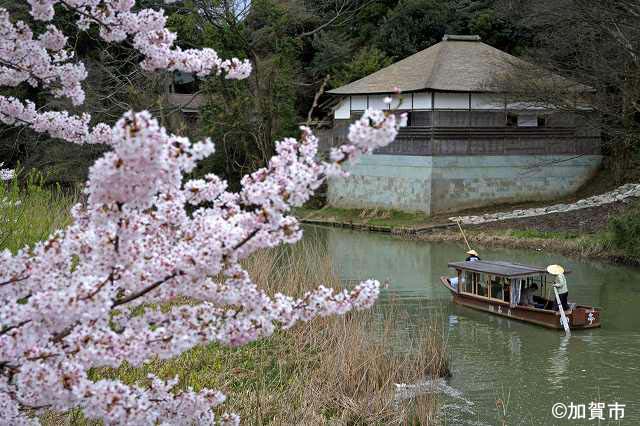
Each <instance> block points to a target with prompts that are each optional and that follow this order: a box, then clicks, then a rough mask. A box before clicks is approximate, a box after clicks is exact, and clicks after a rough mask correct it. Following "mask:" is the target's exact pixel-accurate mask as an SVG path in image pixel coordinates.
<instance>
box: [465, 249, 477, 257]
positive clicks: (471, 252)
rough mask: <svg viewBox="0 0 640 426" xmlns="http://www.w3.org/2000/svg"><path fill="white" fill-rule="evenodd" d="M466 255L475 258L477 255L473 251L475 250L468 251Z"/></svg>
mask: <svg viewBox="0 0 640 426" xmlns="http://www.w3.org/2000/svg"><path fill="white" fill-rule="evenodd" d="M467 254H468V255H470V256H477V255H478V252H477V251H475V250H469V251H468V252H467Z"/></svg>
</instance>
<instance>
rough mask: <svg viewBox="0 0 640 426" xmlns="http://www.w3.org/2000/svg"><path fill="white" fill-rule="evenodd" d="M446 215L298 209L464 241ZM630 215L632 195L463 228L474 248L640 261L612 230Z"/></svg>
mask: <svg viewBox="0 0 640 426" xmlns="http://www.w3.org/2000/svg"><path fill="white" fill-rule="evenodd" d="M534 205H535V204H528V205H519V206H494V207H491V208H487V209H478V210H477V211H475V212H473V213H472V214H480V213H488V212H497V211H507V210H508V209H515V208H516V207H517V208H525V207H528V208H530V207H531V206H534ZM466 213H470V212H466ZM449 216H450V215H434V216H431V217H425V216H424V215H421V214H416V215H413V216H411V214H410V213H403V214H402V215H400V214H399V213H398V212H382V211H378V212H376V213H375V215H374V214H373V212H372V211H370V210H360V211H358V210H342V211H341V210H340V209H321V210H314V211H308V210H307V211H304V210H303V211H301V212H299V213H298V217H299V218H300V219H301V220H302V221H303V222H306V223H310V224H319V225H326V226H337V227H346V228H352V229H358V230H365V231H376V232H387V233H390V234H393V235H397V236H399V237H401V238H406V239H412V240H423V241H460V242H464V240H463V237H462V234H461V233H460V231H459V230H458V227H457V225H456V224H455V223H452V222H451V221H450V220H449ZM634 216H638V217H640V205H639V204H638V203H637V202H635V201H633V200H625V201H620V202H615V203H611V204H607V205H603V206H597V207H591V208H585V209H580V210H573V211H567V212H562V213H553V214H547V215H542V216H535V217H523V218H516V219H509V220H502V221H495V222H488V223H483V224H478V225H465V226H464V229H465V233H466V235H467V238H468V240H469V242H470V243H471V245H472V246H473V247H474V248H476V247H479V248H487V247H506V248H523V249H530V250H536V251H549V252H554V253H558V254H563V255H567V256H571V257H580V258H589V259H598V260H603V261H607V262H612V263H619V264H626V265H634V266H640V256H638V255H637V249H635V248H634V247H632V248H631V249H629V248H626V249H625V248H621V247H620V244H619V241H618V240H619V239H620V237H619V236H617V235H615V233H613V232H612V230H611V229H612V227H611V222H612V221H614V220H616V219H618V218H623V217H634ZM385 217H389V218H396V217H400V218H402V220H401V221H399V220H396V221H391V220H387V219H386V218H385ZM345 219H346V220H345ZM372 219H373V220H372Z"/></svg>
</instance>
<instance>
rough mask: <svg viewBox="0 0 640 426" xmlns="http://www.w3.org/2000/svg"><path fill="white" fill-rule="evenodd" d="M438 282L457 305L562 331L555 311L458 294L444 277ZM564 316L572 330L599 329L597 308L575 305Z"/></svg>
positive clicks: (559, 318)
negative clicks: (449, 293)
mask: <svg viewBox="0 0 640 426" xmlns="http://www.w3.org/2000/svg"><path fill="white" fill-rule="evenodd" d="M440 281H441V282H442V285H444V287H445V288H447V289H448V290H449V291H450V292H451V294H452V295H453V302H454V303H456V304H458V305H462V306H466V307H468V308H472V309H475V310H478V311H484V312H488V313H490V314H493V315H498V316H502V317H506V318H510V319H514V320H518V321H524V322H528V323H531V324H536V325H540V326H543V327H547V328H552V329H557V330H562V329H563V327H562V322H561V316H560V313H559V312H557V311H552V310H549V309H538V308H534V307H530V306H521V305H517V306H510V304H509V303H507V302H504V301H501V300H496V299H489V298H487V297H482V296H476V295H472V294H467V293H458V291H457V290H456V289H455V288H453V287H452V286H451V285H450V284H449V282H448V281H447V278H446V277H441V278H440ZM566 316H567V319H568V320H569V326H570V328H571V329H572V330H581V329H588V328H597V327H600V310H599V309H598V308H594V307H591V306H583V305H577V306H576V307H575V308H573V309H571V310H569V311H568V312H566Z"/></svg>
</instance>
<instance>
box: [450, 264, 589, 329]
mask: <svg viewBox="0 0 640 426" xmlns="http://www.w3.org/2000/svg"><path fill="white" fill-rule="evenodd" d="M448 266H449V267H451V268H454V269H455V271H456V275H457V283H459V284H457V283H456V279H455V277H454V278H453V279H449V278H447V277H441V278H440V279H441V281H442V284H443V285H444V286H445V287H446V288H447V289H449V291H451V293H452V294H453V302H454V303H457V304H459V305H463V306H467V307H469V308H473V309H477V310H480V311H485V312H489V313H492V314H494V315H500V316H503V317H507V318H512V319H516V320H520V321H525V322H529V323H532V324H537V325H541V326H544V327H548V328H555V329H560V330H561V329H562V328H563V327H562V322H561V317H560V312H558V311H557V310H555V309H554V307H555V304H554V303H553V302H552V300H555V299H554V298H555V295H554V292H553V288H552V284H553V282H554V277H553V276H552V275H550V274H548V273H547V270H546V269H545V268H539V267H535V266H527V265H521V264H518V263H509V262H494V261H482V260H479V261H472V262H452V263H449V265H448ZM565 273H568V271H566V272H565ZM534 283H535V284H536V285H537V286H538V289H537V290H536V293H535V295H534V296H533V299H534V302H535V306H530V305H527V306H525V305H521V304H519V302H520V300H519V299H520V294H521V292H522V290H523V289H524V288H528V287H530V286H532V285H533V284H534ZM545 295H547V297H545ZM550 295H553V296H550ZM565 314H566V316H567V319H568V320H569V326H570V327H571V329H572V330H579V329H585V328H596V327H600V309H599V308H596V307H593V306H584V305H576V304H574V303H569V309H568V310H565Z"/></svg>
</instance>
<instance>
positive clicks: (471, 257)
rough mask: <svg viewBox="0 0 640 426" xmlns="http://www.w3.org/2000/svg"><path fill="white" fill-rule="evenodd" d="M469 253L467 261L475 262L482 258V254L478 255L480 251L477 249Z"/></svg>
mask: <svg viewBox="0 0 640 426" xmlns="http://www.w3.org/2000/svg"><path fill="white" fill-rule="evenodd" d="M467 254H468V255H469V256H468V257H467V262H475V261H476V260H480V256H478V252H477V251H475V250H469V251H468V252H467Z"/></svg>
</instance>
